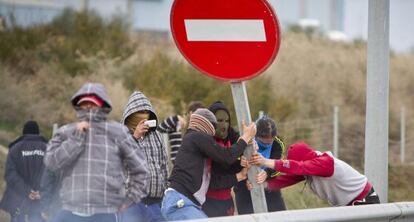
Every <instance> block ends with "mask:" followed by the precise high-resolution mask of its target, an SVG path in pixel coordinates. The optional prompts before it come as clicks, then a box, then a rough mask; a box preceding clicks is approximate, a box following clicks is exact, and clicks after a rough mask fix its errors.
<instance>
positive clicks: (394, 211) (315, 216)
mask: <svg viewBox="0 0 414 222" xmlns="http://www.w3.org/2000/svg"><path fill="white" fill-rule="evenodd" d="M191 221H194V222H196V221H197V222H202V221H206V222H207V221H208V222H282V221H283V222H328V221H329V222H339V221H342V222H347V221H361V222H374V221H375V222H409V221H410V222H413V221H414V202H399V203H387V204H373V205H364V206H347V207H330V208H316V209H306V210H287V211H281V212H273V213H261V214H250V215H241V216H232V217H216V218H208V219H201V220H189V222H191Z"/></svg>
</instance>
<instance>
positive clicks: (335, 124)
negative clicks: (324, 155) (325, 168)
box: [333, 106, 339, 158]
mask: <svg viewBox="0 0 414 222" xmlns="http://www.w3.org/2000/svg"><path fill="white" fill-rule="evenodd" d="M338 126H339V108H338V106H335V107H334V116H333V154H334V156H335V157H336V158H338V154H339V146H338V144H339V130H338Z"/></svg>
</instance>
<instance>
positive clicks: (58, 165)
mask: <svg viewBox="0 0 414 222" xmlns="http://www.w3.org/2000/svg"><path fill="white" fill-rule="evenodd" d="M71 103H72V105H73V108H74V109H75V111H76V116H77V119H78V120H77V122H74V123H70V124H67V125H64V126H62V127H61V128H59V129H58V130H57V132H56V133H55V134H54V136H53V138H52V139H51V141H50V142H49V144H48V147H47V151H46V155H45V161H44V162H45V164H46V167H47V168H48V169H49V170H50V171H52V172H59V173H62V182H61V188H60V191H59V193H60V199H61V201H62V210H61V211H59V213H58V214H57V215H56V217H55V218H54V221H80V222H83V221H100V222H101V221H104V222H106V221H108V222H109V221H114V222H115V221H117V213H118V211H119V210H120V209H121V210H122V209H124V208H126V206H127V205H129V204H131V203H133V202H139V201H140V200H141V198H143V197H145V195H146V192H147V178H148V170H147V162H146V159H145V156H144V153H143V152H142V151H140V148H139V147H138V145H137V144H136V142H135V140H134V138H133V137H132V136H131V135H130V134H129V132H128V128H127V127H125V126H124V125H122V124H120V123H118V122H115V121H109V120H107V115H108V114H109V113H110V111H111V110H112V105H111V102H110V100H109V97H108V95H107V93H106V90H105V88H104V86H103V85H102V84H99V83H86V84H84V85H83V86H82V87H81V88H80V89H79V90H78V91H77V92H76V93H75V95H73V97H72V99H71ZM124 163H126V164H127V165H128V166H129V173H130V174H129V177H130V178H129V185H130V189H128V190H126V189H125V184H124V183H125V181H126V175H125V174H124V171H123V168H124V165H123V164H124Z"/></svg>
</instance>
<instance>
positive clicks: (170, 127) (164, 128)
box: [157, 116, 178, 133]
mask: <svg viewBox="0 0 414 222" xmlns="http://www.w3.org/2000/svg"><path fill="white" fill-rule="evenodd" d="M177 123H178V117H177V116H170V117H168V118H166V119H165V120H164V121H162V123H161V124H160V125H159V126H158V128H157V129H158V131H159V132H160V133H171V132H175V131H177Z"/></svg>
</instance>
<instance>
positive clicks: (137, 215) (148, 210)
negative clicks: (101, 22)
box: [119, 203, 164, 222]
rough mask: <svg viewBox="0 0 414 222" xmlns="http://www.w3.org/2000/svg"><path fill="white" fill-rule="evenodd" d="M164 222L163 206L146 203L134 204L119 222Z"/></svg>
mask: <svg viewBox="0 0 414 222" xmlns="http://www.w3.org/2000/svg"><path fill="white" fill-rule="evenodd" d="M160 221H164V218H163V217H162V215H161V204H160V203H155V204H151V205H146V204H144V203H135V204H132V205H131V206H130V207H128V209H126V210H125V212H123V213H121V214H120V216H119V222H160Z"/></svg>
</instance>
